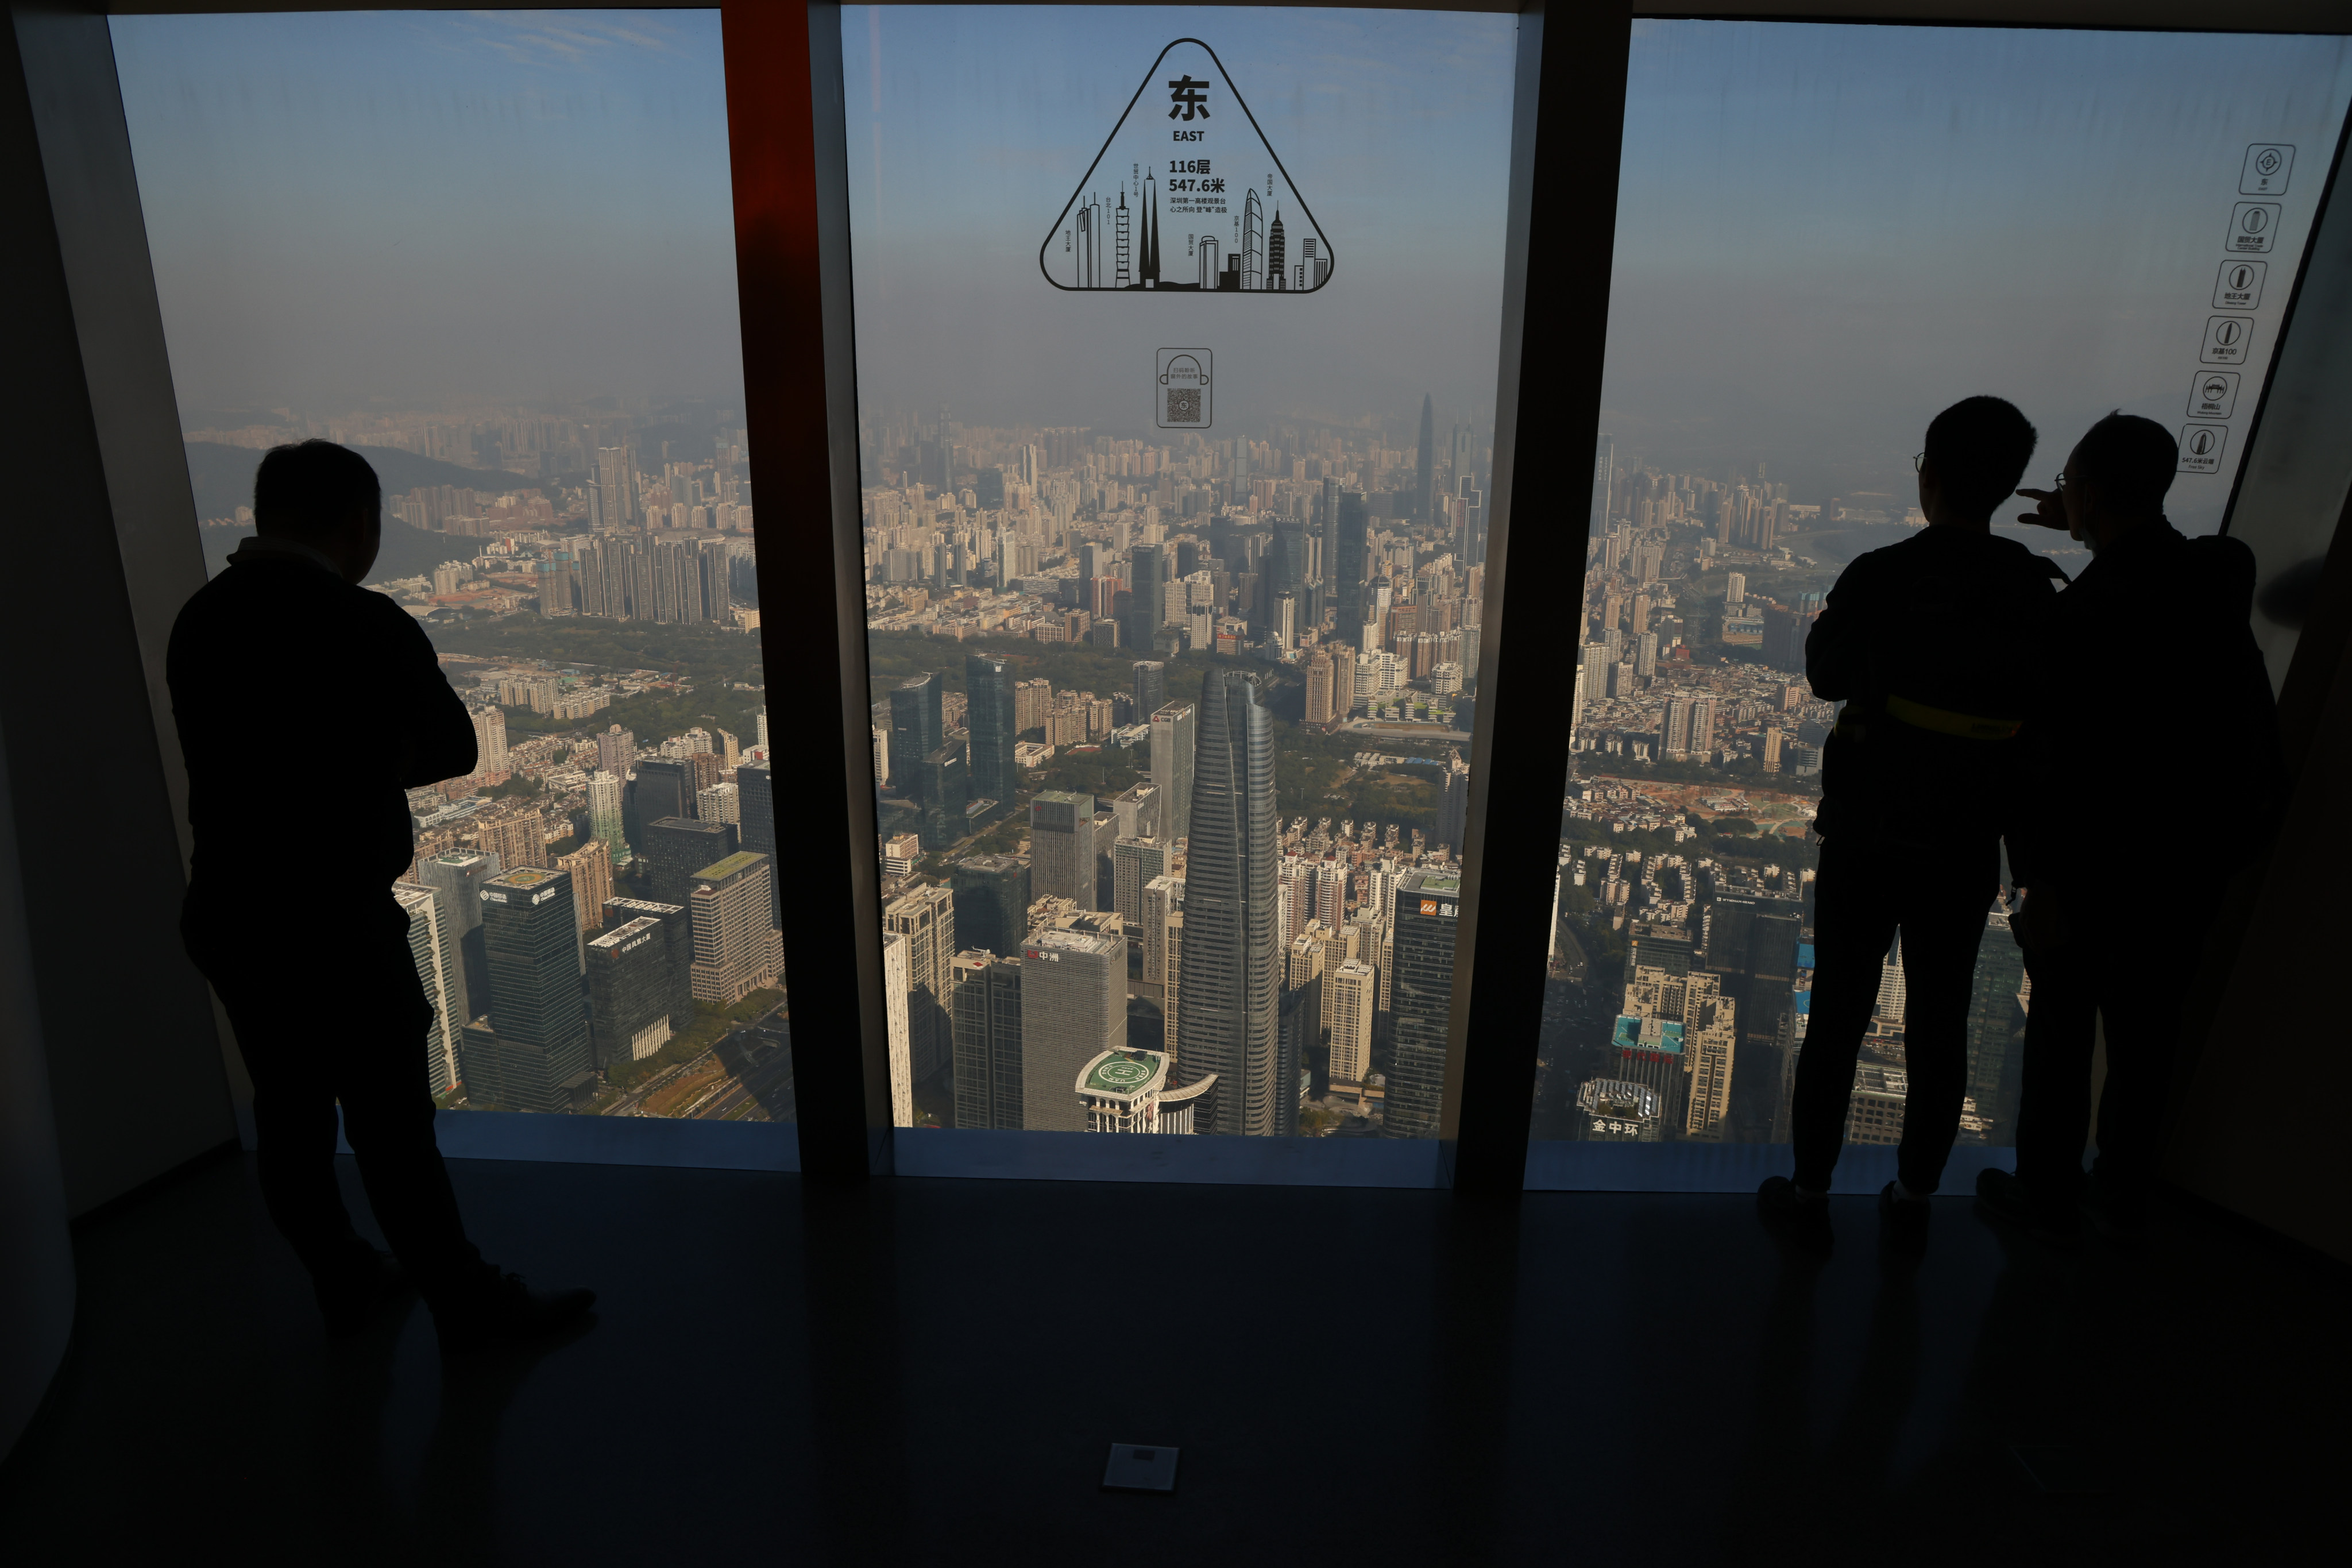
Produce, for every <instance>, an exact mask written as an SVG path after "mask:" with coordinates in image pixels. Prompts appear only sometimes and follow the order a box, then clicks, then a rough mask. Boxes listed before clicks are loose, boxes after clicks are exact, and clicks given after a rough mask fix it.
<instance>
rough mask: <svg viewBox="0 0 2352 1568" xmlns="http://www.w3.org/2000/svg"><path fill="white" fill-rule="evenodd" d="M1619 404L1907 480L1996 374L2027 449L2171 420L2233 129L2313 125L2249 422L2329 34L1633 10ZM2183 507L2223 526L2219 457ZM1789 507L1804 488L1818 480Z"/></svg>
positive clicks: (2284, 282)
mask: <svg viewBox="0 0 2352 1568" xmlns="http://www.w3.org/2000/svg"><path fill="white" fill-rule="evenodd" d="M1629 87H1630V91H1629V94H1628V100H1629V108H1628V111H1627V118H1626V127H1625V151H1624V159H1623V163H1622V188H1621V195H1620V198H1619V205H1618V222H1617V241H1616V266H1615V268H1614V281H1613V283H1612V293H1611V300H1610V312H1609V318H1610V319H1609V372H1608V377H1607V382H1606V390H1605V402H1606V412H1605V415H1604V425H1605V426H1607V427H1609V428H1610V429H1611V430H1612V434H1614V435H1616V436H1618V437H1619V438H1620V440H1621V443H1622V444H1623V445H1625V446H1627V447H1631V448H1632V449H1633V450H1634V451H1643V452H1648V453H1651V454H1655V455H1658V456H1668V455H1687V456H1689V457H1692V458H1714V459H1716V460H1717V461H1730V460H1734V459H1738V460H1746V461H1749V462H1752V461H1753V460H1754V459H1756V458H1770V459H1777V460H1778V461H1779V463H1780V470H1781V471H1786V470H1788V469H1790V468H1792V467H1793V468H1796V469H1798V470H1799V471H1803V470H1805V469H1809V468H1816V467H1818V468H1820V469H1821V470H1822V471H1821V472H1820V473H1818V474H1816V475H1814V476H1812V477H1813V478H1814V479H1816V481H1817V482H1819V483H1822V484H1825V485H1829V484H1833V485H1836V486H1839V487H1852V486H1854V485H1856V484H1857V483H1858V482H1859V481H1861V480H1864V479H1875V480H1876V482H1877V484H1878V485H1880V486H1881V487H1892V486H1895V485H1897V484H1907V482H1908V480H1909V477H1910V461H1909V459H1910V455H1911V454H1912V453H1913V452H1915V451H1916V450H1917V449H1918V447H1919V437H1920V435H1921V432H1922V431H1923V430H1924V429H1925V427H1926V425H1927V420H1928V419H1929V418H1930V417H1932V416H1934V414H1935V413H1936V411H1937V409H1939V408H1941V407H1943V406H1944V405H1947V404H1949V403H1951V402H1954V401H1956V400H1958V398H1960V397H1963V396H1967V395H1970V394H1974V393H1979V392H1990V393H1996V394H1999V395H2003V396H2007V397H2009V398H2010V399H2011V400H2012V401H2014V402H2016V403H2017V404H2018V405H2020V406H2021V407H2022V408H2023V409H2024V410H2025V411H2026V414H2027V416H2029V417H2031V418H2032V420H2033V421H2034V422H2035V424H2036V425H2037V426H2040V427H2041V429H2042V451H2041V452H2040V453H2038V454H2037V455H2036V458H2035V465H2036V468H2037V469H2043V468H2046V469H2048V470H2050V471H2051V472H2053V473H2054V472H2055V471H2056V470H2057V468H2058V467H2059V466H2060V464H2061V463H2062V462H2063V459H2064V456H2065V452H2066V449H2067V448H2068V447H2071V446H2072V445H2073V443H2074V438H2075V437H2077V436H2079V435H2080V434H2081V432H2082V431H2083V429H2084V427H2086V426H2088V425H2089V423H2090V422H2091V421H2092V420H2094V419H2095V418H2097V417H2098V416H2100V415H2103V414H2105V412H2106V411H2107V410H2108V409H2110V408H2114V407H2117V406H2120V407H2122V408H2123V409H2125V410H2126V412H2129V413H2134V414H2145V415H2147V416H2149V417H2150V418H2154V419H2157V420H2159V421H2162V422H2164V423H2166V424H2168V425H2170V426H2175V427H2176V428H2177V427H2178V426H2179V425H2181V424H2182V423H2184V421H2185V416H2186V413H2187V399H2188V395H2189V389H2190V384H2191V382H2192V381H2193V380H2194V379H2195V377H2196V376H2197V374H2198V373H2199V371H2200V363H2199V351H2200V347H2201V345H2202V341H2203V333H2204V329H2205V324H2206V321H2207V319H2208V318H2209V317H2210V316H2211V315H2213V314H2214V313H2215V311H2214V307H2213V302H2212V296H2213V292H2214V285H2215V282H2216V279H2217V274H2218V272H2219V269H2220V267H2221V262H2222V260H2223V259H2224V256H2225V253H2224V251H2223V249H2222V239H2223V236H2224V234H2225V232H2226V231H2227V230H2228V228H2229V226H2230V222H2231V211H2232V207H2233V205H2234V204H2236V203H2238V202H2241V201H2246V200H2250V199H2254V198H2251V197H2249V196H2246V195H2241V194H2240V191H2239V183H2240V175H2241V173H2242V167H2243V163H2244V160H2245V153H2246V149H2247V147H2248V146H2249V145H2250V144H2252V143H2257V142H2288V143H2293V144H2294V145H2295V146H2296V149H2297V151H2296V154H2295V161H2294V168H2293V172H2292V174H2291V175H2290V176H2289V184H2288V189H2287V191H2286V192H2285V193H2284V195H2281V196H2278V197H2275V198H2268V197H2265V198H2262V199H2275V200H2277V201H2278V202H2279V203H2280V204H2281V205H2282V206H2283V207H2284V211H2283V213H2282V214H2281V219H2282V222H2281V226H2280V230H2279V233H2278V237H2277V242H2276V244H2275V246H2274V248H2273V251H2272V252H2271V254H2270V255H2269V256H2268V257H2266V258H2262V259H2266V260H2267V261H2268V262H2269V263H2270V279H2269V283H2268V286H2267V288H2266V290H2265V292H2264V295H2263V300H2262V302H2261V305H2260V308H2259V309H2258V310H2255V311H2254V312H2253V315H2254V317H2255V319H2256V326H2255V331H2254V340H2253V348H2254V353H2253V358H2252V362H2251V363H2246V364H2243V365H2240V366H2233V367H2230V368H2232V369H2235V370H2237V371H2239V372H2240V373H2241V374H2242V375H2243V377H2244V390H2243V391H2242V395H2241V400H2240V405H2239V409H2238V413H2237V416H2236V417H2235V418H2234V419H2233V420H2232V421H2231V425H2232V426H2233V432H2234V431H2242V429H2243V428H2244V426H2245V424H2246V422H2247V416H2248V415H2249V414H2251V412H2252V405H2253V400H2254V391H2255V389H2256V388H2257V387H2258V386H2259V384H2260V382H2261V377H2262V372H2263V368H2264V366H2265V365H2267V363H2269V351H2270V348H2271V347H2272V345H2273V342H2274V340H2275V331H2276V326H2277V322H2278V319H2279V317H2280V315H2281V313H2282V311H2283V309H2284V305H2285V302H2286V296H2287V289H2288V285H2289V282H2290V280H2291V279H2292V277H2293V274H2294V264H2295V262H2296V260H2297V258H2299V257H2300V254H2301V251H2302V247H2303V243H2304V239H2305V235H2306V234H2307V232H2308V228H2309V222H2310V219H2311V216H2312V215H2313V213H2314V211H2315V207H2316V205H2317V200H2318V195H2319V192H2320V188H2321V186H2322V184H2324V183H2325V181H2326V174H2327V165H2328V161H2329V159H2330V157H2331V156H2332V154H2333V152H2334V149H2335V144H2336V133H2337V130H2338V127H2339V125H2340V124H2341V121H2342V118H2343V114H2344V109H2345V102H2346V97H2347V88H2352V45H2347V41H2346V40H2344V39H2341V38H2312V37H2225V36H2221V35H2214V34H2200V35H2179V34H2173V35H2163V34H2130V33H2092V32H2052V31H2041V30H2034V31H2026V30H2002V29H1993V28H1966V27H1956V28H1927V27H1883V26H1807V25H1789V24H1769V23H1735V22H1644V23H1640V24H1637V33H1636V37H1635V40H1634V46H1633V62H1632V76H1631V79H1630V83H1629ZM2234 446H2235V443H2234V440H2233V442H2232V444H2231V450H2229V451H2228V452H2227V456H2228V458H2231V464H2230V466H2229V468H2225V471H2224V473H2223V475H2222V476H2221V477H2219V478H2214V479H2204V478H2195V477H2191V476H2187V475H2184V476H2182V477H2181V478H2180V479H2179V481H2178V482H2177V483H2176V485H2175V487H2174V492H2173V494H2174V506H2173V510H2174V513H2175V515H2176V516H2177V517H2179V518H2180V519H2182V520H2183V521H2198V522H2200V524H2202V525H2204V526H2210V525H2211V524H2212V523H2213V522H2217V521H2218V520H2219V515H2220V508H2221V503H2222V501H2223V500H2224V499H2225V497H2226V495H2227V489H2228V486H2227V477H2228V472H2229V471H2230V469H2231V468H2234V458H2236V456H2237V453H2236V451H2235V450H2234ZM1800 499H1804V500H1819V499H1821V498H1820V496H1819V495H1812V496H1801V497H1800Z"/></svg>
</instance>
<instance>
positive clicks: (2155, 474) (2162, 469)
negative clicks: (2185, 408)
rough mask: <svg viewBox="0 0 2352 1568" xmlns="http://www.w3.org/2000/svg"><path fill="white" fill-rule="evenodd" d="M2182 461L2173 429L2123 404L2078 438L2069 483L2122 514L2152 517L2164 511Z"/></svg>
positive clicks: (2104, 507)
mask: <svg viewBox="0 0 2352 1568" xmlns="http://www.w3.org/2000/svg"><path fill="white" fill-rule="evenodd" d="M2179 466H2180V447H2179V443H2178V442H2176V441H2174V440H2173V438H2172V432H2171V431H2169V430H2168V429H2166V428H2165V427H2164V426H2161V425H2158V423H2157V422H2156V421H2155V420H2153V419H2143V418H2141V417H2140V416H2138V415H2137V414H2126V413H2124V412H2123V411H2122V410H2121V409H2117V410H2116V411H2115V412H2114V413H2112V414H2110V415H2108V416H2106V417H2105V419H2102V420H2100V421H2099V422H2098V423H2097V424H2096V425H2094V426H2091V427H2090V429H2089V430H2087V431H2085V432H2084V436H2083V438H2082V439H2081V440H2080V441H2077V442H2075V443H2074V457H2073V458H2070V459H2069V460H2068V462H2067V468H2068V470H2069V479H2068V483H2069V485H2071V486H2080V487H2083V489H2084V491H2085V492H2086V493H2088V494H2091V495H2095V499H2096V504H2097V505H2099V506H2100V507H2101V508H2103V509H2104V510H2107V511H2110V512H2113V513H2115V514H2116V515H2117V516H2119V517H2126V518H2132V519H2135V520H2137V519H2146V518H2150V517H2156V516H2160V515H2162V513H2163V511H2164V498H2165V496H2166V495H2167V494H2168V493H2169V492H2170V490H2171V489H2172V476H2173V472H2174V470H2175V469H2177V468H2179Z"/></svg>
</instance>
